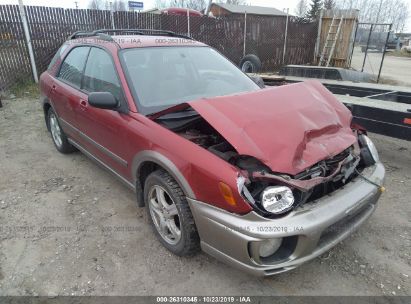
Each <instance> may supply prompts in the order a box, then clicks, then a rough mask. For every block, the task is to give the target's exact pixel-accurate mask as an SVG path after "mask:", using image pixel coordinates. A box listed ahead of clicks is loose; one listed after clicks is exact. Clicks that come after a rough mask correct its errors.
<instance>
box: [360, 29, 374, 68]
mask: <svg viewBox="0 0 411 304" xmlns="http://www.w3.org/2000/svg"><path fill="white" fill-rule="evenodd" d="M373 27H374V24H371V28H370V33H369V34H368V39H367V46H366V48H365V53H364V61H363V62H362V68H361V72H364V66H365V59H367V54H368V46H369V44H370V39H371V33H372V29H373Z"/></svg>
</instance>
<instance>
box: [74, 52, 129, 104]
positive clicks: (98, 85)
mask: <svg viewBox="0 0 411 304" xmlns="http://www.w3.org/2000/svg"><path fill="white" fill-rule="evenodd" d="M82 89H84V90H85V91H88V92H110V93H111V94H113V96H114V97H115V98H116V99H117V100H118V101H122V96H123V95H122V93H121V92H122V91H121V86H120V81H119V79H118V77H117V73H116V69H115V67H114V64H113V61H112V59H111V56H110V55H109V54H108V53H107V52H106V51H104V50H102V49H100V48H96V47H93V48H91V51H90V55H89V56H88V59H87V64H86V68H85V70H84V78H83V86H82Z"/></svg>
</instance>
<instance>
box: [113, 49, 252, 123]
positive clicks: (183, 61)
mask: <svg viewBox="0 0 411 304" xmlns="http://www.w3.org/2000/svg"><path fill="white" fill-rule="evenodd" d="M121 56H122V63H123V68H124V70H125V71H126V75H127V78H128V83H129V86H130V88H131V91H132V93H133V95H134V99H135V100H136V102H137V106H138V109H139V112H141V113H142V114H145V115H147V114H152V113H155V112H158V111H161V110H164V109H166V108H169V107H171V106H174V105H177V104H180V103H184V102H187V101H192V100H195V99H199V98H204V97H215V96H223V95H229V94H235V93H240V92H247V91H255V90H258V89H259V87H258V86H257V85H256V84H255V83H254V82H253V81H252V80H251V79H250V78H248V77H247V76H246V75H245V74H244V73H243V72H241V71H240V70H239V69H238V68H237V67H236V66H234V65H233V64H232V63H231V62H230V61H229V60H227V59H226V58H224V57H223V56H221V55H220V54H219V53H218V52H217V51H215V50H213V49H212V48H209V47H149V48H135V49H127V50H124V51H122V53H121Z"/></svg>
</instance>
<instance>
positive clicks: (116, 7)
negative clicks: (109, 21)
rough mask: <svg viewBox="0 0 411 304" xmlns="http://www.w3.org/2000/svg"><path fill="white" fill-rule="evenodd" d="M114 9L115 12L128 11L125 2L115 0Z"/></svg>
mask: <svg viewBox="0 0 411 304" xmlns="http://www.w3.org/2000/svg"><path fill="white" fill-rule="evenodd" d="M112 6H113V7H112V9H113V11H115V12H117V11H126V10H127V5H126V3H125V1H124V0H114V1H113V2H112Z"/></svg>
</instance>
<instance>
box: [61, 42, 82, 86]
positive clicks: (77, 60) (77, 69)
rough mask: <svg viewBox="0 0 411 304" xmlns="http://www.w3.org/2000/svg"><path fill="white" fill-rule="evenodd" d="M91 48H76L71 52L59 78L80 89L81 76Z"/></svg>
mask: <svg viewBox="0 0 411 304" xmlns="http://www.w3.org/2000/svg"><path fill="white" fill-rule="evenodd" d="M89 50H90V47H88V46H87V47H76V48H75V49H73V50H71V51H70V53H69V54H68V55H67V56H66V58H65V59H64V61H63V63H62V64H61V68H60V72H59V76H58V77H59V78H60V79H61V80H63V81H65V82H68V83H70V84H72V85H74V86H76V87H78V88H80V85H81V75H82V73H83V69H84V64H85V63H86V59H87V55H88V52H89Z"/></svg>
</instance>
